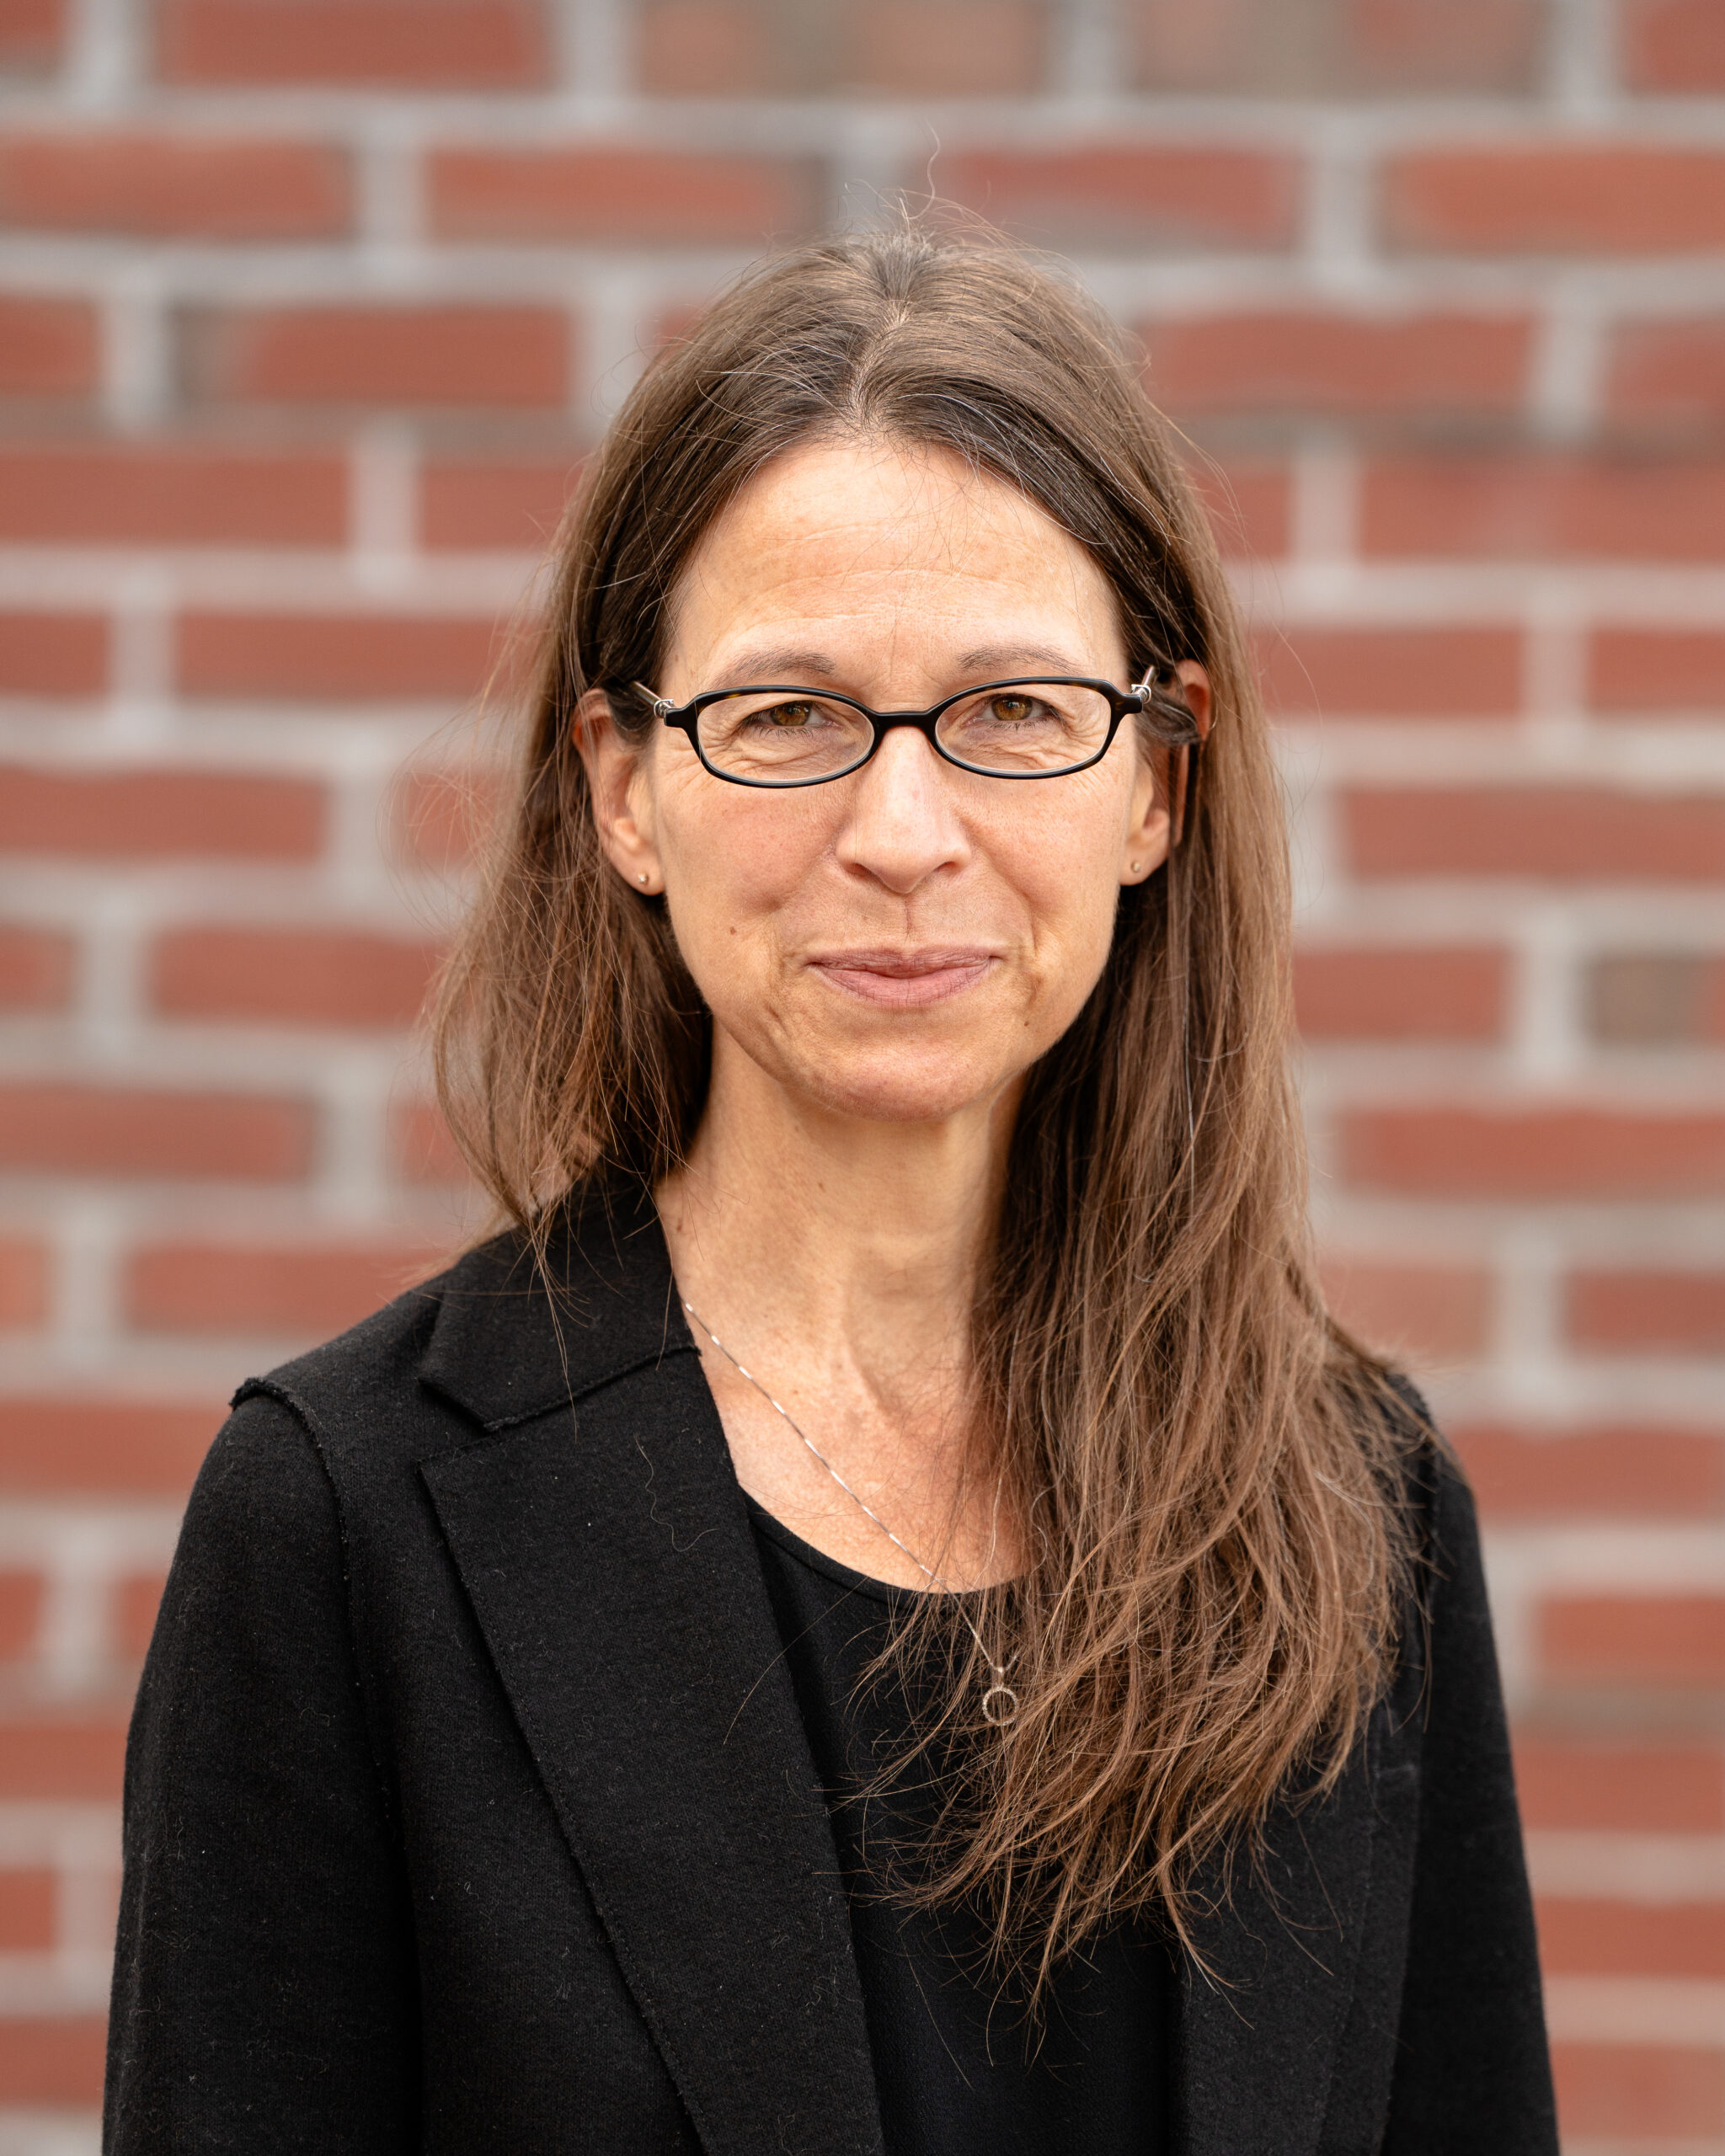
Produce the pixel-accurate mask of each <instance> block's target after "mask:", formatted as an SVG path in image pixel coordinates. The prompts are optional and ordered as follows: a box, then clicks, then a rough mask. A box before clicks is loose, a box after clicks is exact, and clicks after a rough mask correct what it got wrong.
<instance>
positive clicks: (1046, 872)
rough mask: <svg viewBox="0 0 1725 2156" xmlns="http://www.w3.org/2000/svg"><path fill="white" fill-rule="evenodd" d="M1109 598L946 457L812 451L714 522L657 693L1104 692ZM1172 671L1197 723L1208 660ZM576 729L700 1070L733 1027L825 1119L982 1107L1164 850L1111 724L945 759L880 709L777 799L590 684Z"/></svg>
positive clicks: (903, 451) (1016, 1071)
mask: <svg viewBox="0 0 1725 2156" xmlns="http://www.w3.org/2000/svg"><path fill="white" fill-rule="evenodd" d="M1117 612H1118V610H1117V608H1116V606H1115V603H1114V595H1113V593H1112V591H1111V590H1110V589H1109V587H1108V583H1107V581H1106V579H1104V578H1103V574H1102V573H1101V571H1100V570H1099V569H1098V568H1097V566H1096V564H1095V563H1094V562H1093V561H1092V559H1091V558H1090V556H1089V555H1088V554H1087V552H1085V551H1084V549H1083V548H1082V547H1080V546H1079V545H1078V544H1077V542H1076V541H1075V540H1073V539H1071V538H1070V537H1068V536H1067V535H1066V534H1065V532H1063V531H1060V528H1059V527H1058V526H1056V525H1055V523H1054V522H1053V521H1052V520H1050V519H1049V517H1048V516H1046V515H1044V513H1043V512H1042V510H1039V509H1038V508H1037V507H1035V506H1034V505H1033V504H1032V503H1030V502H1029V501H1028V500H1027V499H1025V498H1024V497H1023V495H1021V494H1018V493H1017V491H1016V490H1015V489H1013V488H1011V487H1009V486H1007V485H1006V484H1004V483H1002V482H1001V481H999V480H996V479H994V478H986V477H980V476H978V475H977V474H975V473H974V472H971V471H969V469H968V468H967V467H965V466H964V464H963V463H962V462H960V461H959V459H957V458H956V457H954V456H951V455H950V454H949V453H948V452H945V451H928V450H923V449H920V448H905V447H901V446H897V445H895V444H892V443H880V444H863V445H860V446H837V445H834V444H824V445H810V446H806V447H804V448H800V449H798V450H794V451H788V452H787V453H786V454H785V455H784V456H781V457H779V458H778V459H777V460H776V461H775V462H773V463H772V464H771V465H769V466H768V467H766V469H765V470H764V471H762V472H761V473H759V474H758V475H757V476H756V478H755V479H754V480H753V481H752V482H751V483H750V484H749V485H748V486H747V487H745V488H744V489H743V491H742V492H741V493H740V494H739V495H738V496H737V497H736V499H734V502H733V503H732V504H730V506H729V509H728V510H726V511H725V512H724V515H722V516H720V517H719V518H718V520H717V521H716V522H715V523H714V524H713V526H712V527H711V528H710V529H709V531H708V532H707V534H706V536H705V537H704V538H703V540H702V542H701V544H700V546H699V547H698V548H697V551H696V552H695V554H694V556H693V558H692V560H691V562H690V563H689V566H688V568H687V570H686V574H685V575H684V577H683V579H682V581H681V584H680V586H679V587H678V590H677V591H676V595H675V600H674V606H673V611H672V626H671V632H670V643H669V647H668V649H667V651H666V654H665V662H664V664H663V667H662V668H661V671H660V680H658V681H657V682H656V683H655V684H654V686H655V687H656V688H657V689H658V690H659V691H660V694H662V695H665V696H670V697H671V698H673V699H674V700H675V701H676V702H679V703H681V702H684V701H685V700H686V698H688V697H690V696H695V695H697V694H698V693H699V692H700V691H702V690H707V689H720V688H730V687H740V686H744V685H745V684H748V683H750V682H757V681H773V682H793V683H797V684H799V685H806V686H809V687H811V688H821V689H829V690H834V691H838V692H840V693H841V694H843V695H846V696H854V697H856V698H857V699H858V700H859V701H861V702H864V703H867V704H869V705H872V706H873V707H874V708H875V709H877V710H886V711H893V710H921V709H922V708H924V707H927V706H928V705H930V704H932V703H933V702H936V701H937V699H939V698H941V697H943V696H949V695H951V694H952V693H953V691H958V690H961V689H964V688H968V687H970V686H975V685H976V684H978V683H980V682H985V681H989V680H1000V679H1001V678H1003V677H1007V676H1012V675H1019V676H1023V675H1031V674H1039V675H1067V674H1078V675H1099V676H1101V677H1102V678H1103V679H1104V680H1110V681H1113V682H1114V683H1116V684H1118V685H1119V686H1123V687H1124V686H1125V685H1126V682H1127V664H1128V661H1127V654H1126V651H1125V648H1124V643H1123V641H1122V638H1121V632H1120V626H1119V620H1118V618H1117ZM1182 672H1183V675H1186V676H1188V688H1187V694H1188V701H1189V702H1191V703H1192V704H1193V707H1194V711H1195V712H1198V715H1199V719H1200V723H1203V719H1204V715H1205V713H1204V696H1205V693H1206V691H1205V688H1204V680H1203V676H1202V673H1201V670H1199V669H1197V668H1195V667H1186V668H1183V669H1182ZM583 718H584V721H585V729H584V735H583V740H584V748H585V754H586V757H587V762H588V768H589V771H590V776H591V777H592V780H593V787H594V797H595V814H596V815H597V817H598V820H599V828H600V832H601V838H602V839H603V841H604V843H605V846H606V851H607V852H608V853H609V855H610V857H611V861H612V862H613V864H614V865H615V867H617V870H618V871H619V873H621V874H622V876H623V877H624V878H625V879H626V881H628V883H630V884H631V885H632V886H633V888H634V889H636V890H637V891H643V890H645V891H649V892H656V891H663V892H664V894H665V899H666V903H667V905H669V907H670V918H671V923H672V926H673V927H674V929H675V931H676V938H677V942H678V944H679V946H680V947H681V951H682V953H683V956H684V958H685V960H686V963H687V965H688V968H689V971H690V973H691V974H692V975H693V977H694V979H695V982H696V984H697V986H698V988H699V989H700V990H701V993H702V995H703V996H704V997H705V999H706V1001H707V1003H708V1006H709V1007H710V1009H711V1010H712V1012H713V1020H714V1023H715V1026H716V1027H717V1028H718V1035H719V1036H720V1038H719V1039H718V1041H717V1042H716V1043H715V1054H716V1058H717V1059H720V1060H722V1059H723V1058H724V1056H725V1055H727V1054H729V1049H730V1047H731V1046H733V1045H734V1047H735V1048H737V1049H740V1050H741V1051H742V1053H743V1054H745V1055H746V1056H747V1057H748V1058H750V1060H751V1061H752V1062H753V1063H754V1064H755V1065H757V1066H758V1068H759V1069H760V1070H761V1071H762V1072H764V1073H766V1075H768V1076H769V1077H771V1078H772V1079H773V1080H776V1081H777V1082H778V1083H779V1084H780V1085H781V1086H784V1087H786V1088H787V1089H788V1091H790V1092H791V1093H793V1095H795V1096H797V1097H799V1098H800V1099H802V1100H803V1101H804V1102H808V1103H809V1104H810V1105H817V1106H819V1107H824V1108H825V1109H828V1110H830V1111H832V1112H834V1113H840V1114H844V1115H850V1116H861V1117H864V1118H870V1119H874V1120H883V1121H919V1120H925V1119H932V1118H943V1117H948V1116H952V1115H954V1114H957V1113H960V1112H961V1111H963V1110H964V1109H965V1108H967V1107H975V1106H983V1105H986V1104H991V1103H992V1102H994V1101H995V1100H996V1099H997V1098H998V1097H1000V1095H1001V1092H1002V1091H1003V1090H1004V1089H1006V1088H1007V1087H1009V1086H1012V1084H1013V1083H1014V1081H1016V1080H1017V1079H1018V1078H1019V1077H1020V1076H1021V1075H1022V1074H1023V1072H1024V1070H1026V1069H1027V1068H1028V1066H1029V1065H1031V1064H1032V1063H1033V1062H1034V1061H1035V1060H1036V1059H1037V1058H1038V1057H1039V1055H1041V1054H1043V1053H1044V1050H1045V1049H1048V1048H1049V1047H1050V1046H1051V1045H1052V1044H1053V1043H1054V1042H1055V1041H1056V1040H1057V1039H1059V1038H1060V1035H1061V1034H1062V1033H1064V1032H1065V1029H1066V1027H1068V1026H1069V1025H1071V1022H1072V1021H1073V1019H1074V1018H1075V1017H1076V1016H1077V1014H1078V1011H1079V1010H1080V1009H1081V1006H1082V1005H1083V1003H1084V1001H1085V999H1086V998H1087V995H1089V993H1090V990H1091V989H1092V986H1093V985H1095V982H1096V980H1097V976H1098V974H1100V972H1101V970H1102V967H1103V961H1104V959H1105V958H1106V957H1107V954H1108V943H1109V939H1110V937H1112V935H1113V932H1114V911H1115V906H1116V903H1117V901H1118V899H1119V891H1120V888H1121V886H1122V885H1123V884H1124V883H1139V882H1142V881H1143V880H1144V878H1146V877H1147V876H1149V875H1151V873H1153V872H1154V871H1155V869H1156V867H1157V866H1158V864H1159V863H1160V862H1162V859H1163V858H1164V857H1165V855H1166V853H1167V846H1168V837H1169V826H1168V818H1167V813H1166V809H1165V808H1164V806H1163V805H1162V797H1161V794H1160V792H1159V790H1158V787H1157V786H1156V778H1155V774H1154V773H1153V772H1152V771H1151V767H1150V765H1149V764H1148V762H1146V760H1144V759H1143V758H1142V757H1141V756H1140V754H1139V752H1138V750H1137V746H1136V743H1135V735H1134V729H1133V728H1132V726H1131V724H1130V722H1129V723H1127V724H1126V725H1124V726H1123V727H1122V728H1121V729H1120V731H1119V733H1118V734H1116V735H1115V738H1114V744H1113V745H1112V746H1111V747H1110V749H1109V750H1108V754H1107V755H1105V756H1104V757H1103V759H1102V760H1101V762H1100V763H1098V764H1097V765H1095V766H1092V768H1091V769H1089V770H1088V771H1076V772H1072V773H1070V774H1068V775H1066V776H1063V777H1060V778H1052V779H1043V780H1037V781H1034V782H1013V781H1011V780H1007V779H1001V778H992V777H986V776H981V775H980V774H976V773H973V772H969V771H960V770H958V769H956V768H955V767H954V766H951V765H949V764H947V763H944V762H943V761H942V760H941V759H940V758H939V757H938V756H937V755H936V754H935V752H934V750H933V749H932V747H931V746H930V744H928V743H927V741H926V740H925V739H923V738H922V736H921V734H917V733H916V732H915V731H913V730H912V729H911V728H908V727H900V728H894V729H892V730H891V731H889V733H888V734H887V735H886V737H885V739H884V740H883V741H882V743H881V744H880V746H879V750H877V752H876V754H875V755H874V757H873V760H872V761H871V762H870V763H868V765H866V766H864V767H863V769H862V770H860V771H853V772H852V774H851V775H850V776H848V777H846V778H841V779H836V780H833V781H831V782H829V783H827V784H825V785H820V786H812V787H804V788H798V789H795V790H787V791H782V792H768V791H761V790H756V789H754V788H750V787H741V786H734V785H731V784H729V783H727V782H725V781H724V780H722V779H718V778H715V777H713V776H712V775H711V774H710V773H708V771H706V770H704V769H703V768H702V765H701V763H700V761H699V760H698V759H697V756H696V754H695V751H694V749H693V746H692V744H691V743H690V741H689V740H688V739H687V737H686V735H685V734H681V733H679V732H676V731H674V730H673V729H671V728H665V727H655V728H654V730H653V732H652V733H651V734H650V735H649V738H648V740H647V742H646V744H645V745H644V747H641V748H632V747H631V746H629V744H627V743H625V742H624V741H623V740H622V739H621V738H620V737H619V736H618V735H617V734H616V732H615V731H614V730H613V729H612V728H611V726H610V724H609V720H608V714H607V713H606V709H605V705H604V699H603V697H602V696H593V697H590V698H589V699H587V700H586V702H585V704H584V707H583Z"/></svg>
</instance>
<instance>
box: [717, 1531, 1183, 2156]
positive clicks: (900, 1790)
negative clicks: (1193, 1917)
mask: <svg viewBox="0 0 1725 2156" xmlns="http://www.w3.org/2000/svg"><path fill="white" fill-rule="evenodd" d="M750 1516H751V1518H752V1519H753V1522H754V1527H755V1540H756V1545H757V1546H758V1548H759V1550H760V1552H761V1565H762V1568H763V1570H764V1571H765V1572H766V1587H767V1593H768V1594H769V1596H770V1598H771V1599H772V1609H773V1614H774V1617H775V1618H776V1620H777V1625H778V1630H779V1636H780V1638H781V1639H782V1641H783V1643H784V1650H785V1659H786V1662H787V1663H788V1667H789V1670H790V1675H791V1682H792V1684H793V1688H794V1690H795V1693H796V1697H797V1704H798V1709H799V1710H800V1711H801V1714H802V1718H803V1724H804V1728H805V1730H806V1731H807V1732H808V1737H809V1750H810V1751H811V1752H812V1753H813V1754H814V1766H815V1771H816V1773H817V1774H819V1775H820V1781H821V1785H822V1787H823V1789H824V1790H825V1792H826V1796H827V1802H828V1806H829V1807H830V1812H831V1817H832V1827H833V1836H834V1840H835V1842H836V1845H837V1849H838V1859H839V1866H840V1870H841V1873H842V1875H843V1877H844V1881H845V1887H846V1893H847V1895H848V1897H849V1901H850V1908H851V1927H852V1942H853V1945H854V1947H855V1951H856V1956H857V1974H858V1977H860V1979H861V1982H862V1988H863V2009H864V2012H865V2014H866V2015H867V2018H868V2036H869V2042H870V2046H871V2047H872V2050H873V2057H874V2076H875V2083H876V2086H877V2088H878V2089H879V2099H880V2116H881V2124H882V2127H883V2129H884V2132H885V2136H886V2147H887V2151H888V2156H1163V2152H1164V2151H1165V2150H1166V2148H1167V2051H1168V2043H1167V2031H1168V2026H1169V2020H1168V2004H1169V1997H1170V1992H1171V1988H1172V1971H1171V1967H1170V1964H1169V1958H1168V1952H1167V1947H1166V1945H1164V1943H1163V1941H1162V1939H1161V1938H1160V1936H1158V1935H1157V1934H1156V1932H1155V1931H1154V1929H1152V1928H1151V1927H1150V1926H1148V1925H1141V1924H1140V1925H1133V1926H1128V1927H1124V1928H1122V1929H1117V1930H1115V1931H1114V1932H1112V1933H1110V1934H1109V1935H1107V1936H1105V1937H1104V1938H1103V1939H1102V1940H1099V1941H1097V1942H1096V1943H1094V1944H1093V1945H1091V1946H1090V1947H1089V1948H1088V1949H1087V1951H1086V1952H1085V1953H1084V1955H1083V1956H1082V1957H1081V1958H1080V1959H1076V1960H1073V1961H1067V1962H1065V1964H1063V1965H1062V1967H1060V1970H1059V1972H1058V1973H1057V1974H1056V1975H1055V1978H1054V1979H1053V1983H1052V1988H1051V1990H1050V1992H1049V1993H1046V1994H1045V1995H1044V2004H1043V2005H1042V2008H1041V2009H1040V2013H1039V2016H1038V2017H1035V2018H1033V2017H1032V2016H1030V2015H1028V2013H1027V2010H1026V2006H1025V1999H1024V1993H1023V1988H1021V1987H1020V1986H1019V1985H1018V1984H1017V1983H1016V1982H1008V1983H1005V1984H1004V1985H1003V1984H1002V1983H1001V1981H1000V1980H999V1978H998V1977H996V1976H995V1975H993V1974H991V1972H990V1970H989V1968H988V1967H987V1962H986V1954H985V1939H986V1935H985V1927H984V1924H983V1922H982V1920H981V1919H980V1917H979V1915H978V1914H977V1913H975V1911H973V1910H970V1909H968V1908H964V1907H962V1906H957V1905H953V1906H945V1907H943V1908H940V1909H938V1910H930V1909H924V1908H912V1907H909V1906H907V1905H906V1904H905V1903H904V1902H903V1901H902V1899H896V1898H894V1897H891V1896H890V1895H889V1893H887V1892H884V1876H883V1875H884V1872H886V1871H887V1870H889V1868H890V1866H889V1859H890V1857H891V1855H892V1854H894V1853H895V1852H896V1853H901V1854H905V1855H906V1856H909V1855H911V1854H912V1853H913V1852H914V1850H915V1849H916V1847H917V1846H918V1845H919V1844H920V1843H921V1840H922V1838H924V1837H925V1836H926V1834H927V1828H928V1826H929V1823H930V1820H931V1817H932V1811H931V1805H930V1796H931V1793H930V1790H929V1788H928V1776H927V1774H921V1773H919V1772H918V1770H917V1769H912V1770H911V1773H910V1774H907V1775H906V1777H905V1780H904V1782H903V1783H902V1784H895V1785H892V1786H890V1787H889V1788H888V1789H887V1790H884V1791H881V1790H869V1792H868V1795H867V1796H866V1797H865V1796H863V1795H862V1794H861V1792H862V1791H863V1790H864V1789H865V1787H866V1786H867V1785H868V1784H869V1783H871V1782H873V1780H874V1779H875V1778H876V1776H877V1775H878V1774H879V1772H880V1769H882V1768H883V1767H884V1766H886V1765H887V1764H889V1763H890V1762H891V1761H893V1760H895V1759H896V1758H900V1757H901V1756H902V1755H903V1754H904V1753H905V1751H906V1750H907V1749H908V1748H909V1746H910V1743H911V1718H912V1717H911V1703H910V1702H909V1701H908V1700H906V1698H905V1693H904V1689H903V1686H902V1684H901V1683H900V1681H899V1680H898V1678H896V1676H895V1675H894V1674H893V1673H892V1671H891V1668H890V1666H889V1671H888V1673H884V1674H876V1675H875V1676H873V1677H872V1678H868V1681H867V1682H866V1683H864V1682H863V1678H864V1677H865V1673H867V1672H868V1669H869V1666H870V1664H871V1663H872V1662H873V1661H874V1659H875V1657H877V1656H878V1655H879V1653H880V1652H881V1649H882V1648H883V1647H884V1645H885V1644H886V1641H887V1638H888V1635H889V1625H890V1623H891V1620H892V1616H893V1611H894V1605H895V1602H896V1601H898V1600H899V1599H900V1598H901V1597H904V1598H909V1597H910V1594H911V1590H908V1589H905V1588H891V1587H887V1586H885V1585H884V1584H883V1583H882V1582H879V1581H878V1580H871V1579H868V1578H867V1577H864V1576H863V1574H861V1573H859V1572H851V1571H850V1570H848V1569H847V1568H846V1566H842V1565H838V1564H835V1563H834V1562H833V1561H832V1560H831V1559H830V1558H829V1557H826V1556H822V1555H821V1553H820V1551H819V1550H814V1549H811V1548H810V1547H809V1545H808V1544H807V1543H805V1542H803V1541H800V1540H798V1537H797V1536H795V1535H794V1534H792V1533H791V1532H790V1530H789V1529H788V1528H786V1527H783V1526H782V1525H781V1524H780V1523H779V1522H778V1521H777V1520H776V1519H774V1518H772V1516H771V1515H770V1514H769V1513H765V1512H763V1511H762V1510H761V1508H760V1507H759V1506H758V1505H755V1504H753V1503H751V1504H750ZM919 1766H920V1763H919Z"/></svg>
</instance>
